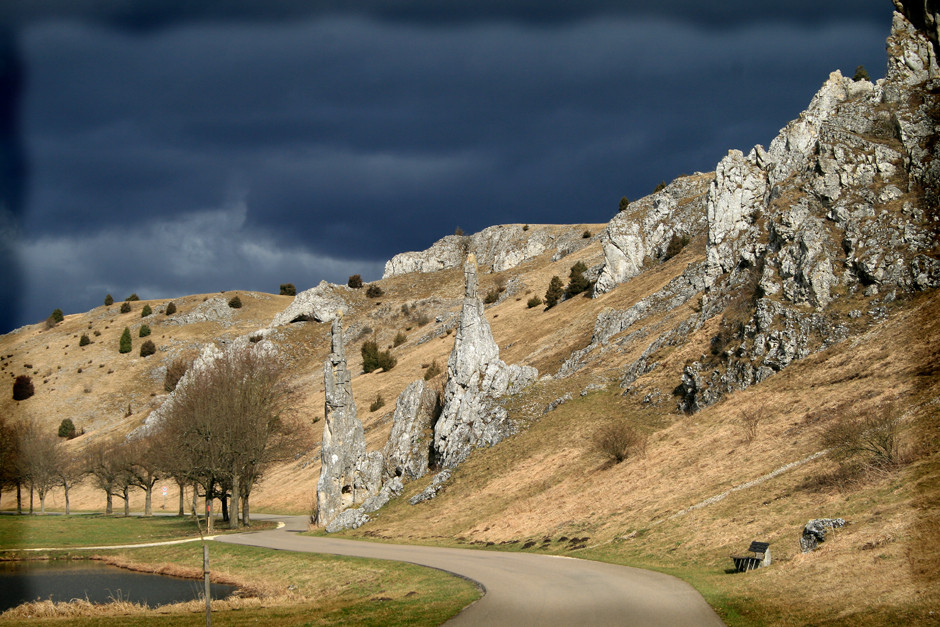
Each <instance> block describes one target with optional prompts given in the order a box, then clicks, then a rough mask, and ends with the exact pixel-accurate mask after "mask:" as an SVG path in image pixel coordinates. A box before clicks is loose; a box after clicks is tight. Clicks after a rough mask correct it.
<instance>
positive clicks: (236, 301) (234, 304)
mask: <svg viewBox="0 0 940 627" xmlns="http://www.w3.org/2000/svg"><path fill="white" fill-rule="evenodd" d="M228 306H229V307H231V308H232V309H241V308H242V299H240V298H239V297H238V295H235V296H233V297H232V299H231V300H230V301H228Z"/></svg>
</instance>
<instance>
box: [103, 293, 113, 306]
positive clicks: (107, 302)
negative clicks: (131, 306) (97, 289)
mask: <svg viewBox="0 0 940 627" xmlns="http://www.w3.org/2000/svg"><path fill="white" fill-rule="evenodd" d="M113 304H114V297H113V296H111V295H110V294H107V295H106V296H105V297H104V305H105V307H110V306H111V305H113Z"/></svg>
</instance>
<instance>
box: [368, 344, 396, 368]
mask: <svg viewBox="0 0 940 627" xmlns="http://www.w3.org/2000/svg"><path fill="white" fill-rule="evenodd" d="M396 363H398V361H397V360H396V359H395V358H394V357H392V353H391V351H379V345H378V344H377V343H376V342H375V340H366V341H365V342H363V343H362V371H363V372H365V373H370V372H375V371H376V370H378V369H380V368H381V369H382V370H384V371H386V372H388V371H389V370H391V369H392V368H394V367H395V364H396Z"/></svg>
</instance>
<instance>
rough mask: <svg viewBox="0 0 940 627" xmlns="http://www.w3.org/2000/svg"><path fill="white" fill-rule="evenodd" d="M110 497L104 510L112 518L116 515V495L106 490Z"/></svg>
mask: <svg viewBox="0 0 940 627" xmlns="http://www.w3.org/2000/svg"><path fill="white" fill-rule="evenodd" d="M105 492H106V493H107V495H108V501H107V505H106V506H105V508H104V513H105V514H106V515H107V516H110V515H111V514H113V513H114V495H112V494H111V490H105Z"/></svg>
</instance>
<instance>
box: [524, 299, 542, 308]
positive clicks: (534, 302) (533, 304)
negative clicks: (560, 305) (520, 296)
mask: <svg viewBox="0 0 940 627" xmlns="http://www.w3.org/2000/svg"><path fill="white" fill-rule="evenodd" d="M541 304H542V299H541V298H539V297H538V296H533V297H532V298H530V299H529V302H527V303H526V305H528V306H529V309H532V308H533V307H538V306H539V305H541Z"/></svg>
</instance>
